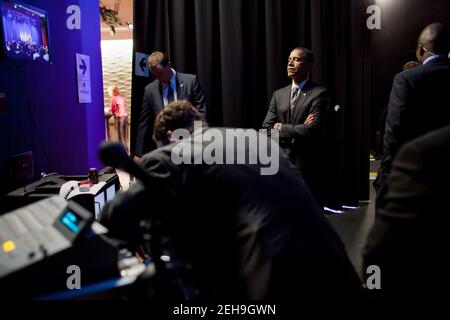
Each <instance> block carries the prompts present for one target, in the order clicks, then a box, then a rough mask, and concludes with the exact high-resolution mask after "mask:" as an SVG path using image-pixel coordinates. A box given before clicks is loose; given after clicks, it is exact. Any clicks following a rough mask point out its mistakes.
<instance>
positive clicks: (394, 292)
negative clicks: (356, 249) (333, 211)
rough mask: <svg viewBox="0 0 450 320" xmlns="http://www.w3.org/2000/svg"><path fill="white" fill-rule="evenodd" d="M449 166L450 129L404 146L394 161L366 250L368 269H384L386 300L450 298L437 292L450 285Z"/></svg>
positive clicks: (441, 129)
mask: <svg viewBox="0 0 450 320" xmlns="http://www.w3.org/2000/svg"><path fill="white" fill-rule="evenodd" d="M449 164H450V126H446V127H444V128H440V129H437V130H435V131H432V132H430V133H428V134H426V135H424V136H421V137H419V138H416V139H414V140H411V141H410V142H408V143H406V144H404V145H403V147H402V148H401V149H400V150H399V152H398V154H397V156H396V158H395V160H394V161H393V164H392V171H391V174H390V176H389V178H388V183H387V192H386V196H385V199H384V201H383V205H382V207H381V208H380V209H379V212H378V216H377V219H376V221H375V225H374V227H373V229H372V230H371V232H370V234H369V237H368V240H367V244H366V247H365V250H364V265H365V266H366V267H367V266H369V265H378V266H379V267H380V271H381V289H382V290H381V292H380V293H381V297H384V298H385V299H386V301H388V300H389V299H394V300H392V301H398V300H400V299H405V300H404V302H409V304H410V305H412V302H413V300H412V299H414V300H420V301H422V302H423V301H424V300H428V299H433V301H434V302H435V303H436V302H437V300H436V299H438V298H439V297H442V298H445V299H446V297H447V296H446V295H442V293H441V290H442V289H439V288H448V285H449V284H450V283H449V278H448V275H447V271H448V270H449V267H450V264H449V262H448V261H449V259H448V257H447V258H446V257H445V256H446V255H447V254H446V253H448V248H449V246H450V240H449V237H448V226H449V223H450V209H449V203H448V199H449V195H450V183H449V181H450V170H449ZM438 289H439V290H438ZM446 300H447V299H446ZM445 303H447V301H445ZM438 305H439V304H438V303H437V304H436V306H438Z"/></svg>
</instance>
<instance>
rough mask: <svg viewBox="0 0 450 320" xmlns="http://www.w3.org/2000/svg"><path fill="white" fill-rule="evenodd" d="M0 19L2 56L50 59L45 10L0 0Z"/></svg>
mask: <svg viewBox="0 0 450 320" xmlns="http://www.w3.org/2000/svg"><path fill="white" fill-rule="evenodd" d="M0 19H1V24H0V27H1V29H2V30H1V36H2V47H3V48H2V51H3V54H4V56H5V57H6V58H8V59H11V60H20V61H39V62H44V63H50V62H51V59H50V46H49V27H48V14H47V12H46V11H44V10H41V9H38V8H35V7H33V6H30V5H28V4H25V3H22V2H18V1H11V0H0Z"/></svg>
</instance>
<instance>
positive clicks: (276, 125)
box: [273, 122, 281, 130]
mask: <svg viewBox="0 0 450 320" xmlns="http://www.w3.org/2000/svg"><path fill="white" fill-rule="evenodd" d="M273 128H274V129H278V130H280V129H281V122H277V123H275V124H274V125H273Z"/></svg>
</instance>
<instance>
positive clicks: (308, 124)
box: [304, 113, 314, 126]
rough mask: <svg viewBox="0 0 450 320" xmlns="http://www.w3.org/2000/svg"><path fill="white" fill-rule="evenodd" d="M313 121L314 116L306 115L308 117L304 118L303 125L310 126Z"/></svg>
mask: <svg viewBox="0 0 450 320" xmlns="http://www.w3.org/2000/svg"><path fill="white" fill-rule="evenodd" d="M313 121H314V115H313V114H312V113H311V114H309V115H308V117H307V118H306V120H305V122H304V124H305V125H307V126H310V125H311V124H312V123H313Z"/></svg>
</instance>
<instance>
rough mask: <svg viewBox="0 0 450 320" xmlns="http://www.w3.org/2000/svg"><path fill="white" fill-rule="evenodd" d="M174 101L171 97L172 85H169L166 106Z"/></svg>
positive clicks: (173, 97)
mask: <svg viewBox="0 0 450 320" xmlns="http://www.w3.org/2000/svg"><path fill="white" fill-rule="evenodd" d="M174 100H175V96H174V95H173V89H172V84H171V83H169V85H168V88H167V104H169V103H171V102H172V101H174Z"/></svg>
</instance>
